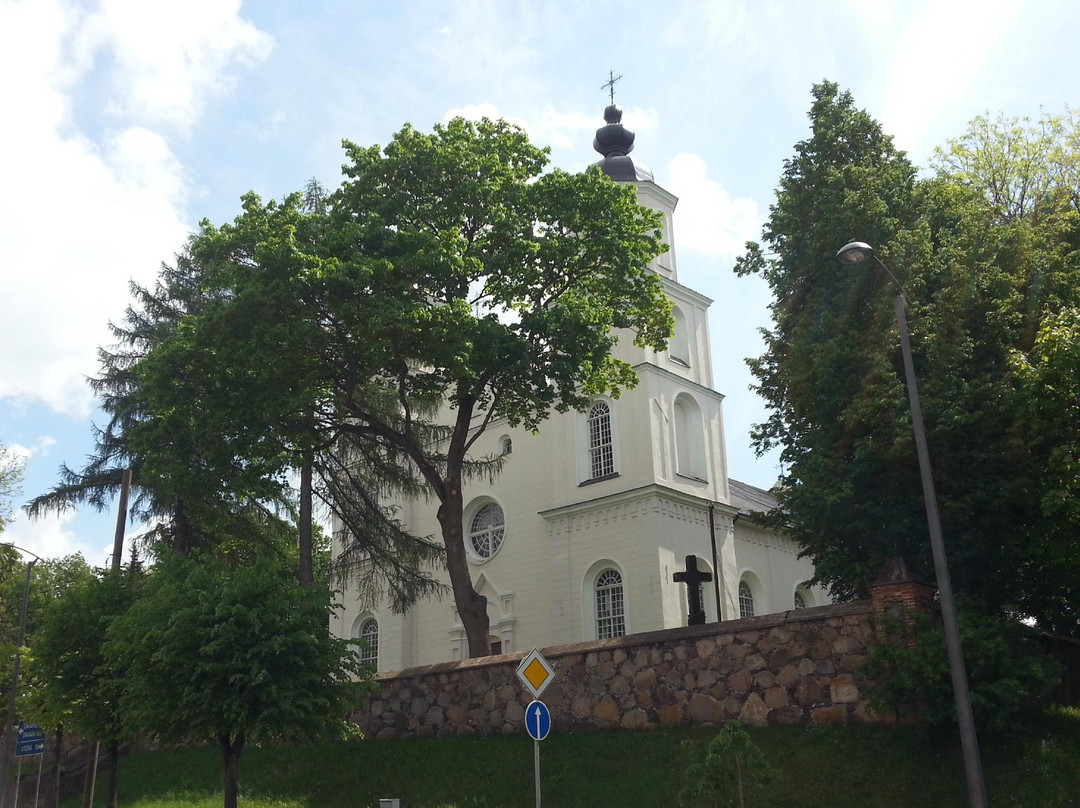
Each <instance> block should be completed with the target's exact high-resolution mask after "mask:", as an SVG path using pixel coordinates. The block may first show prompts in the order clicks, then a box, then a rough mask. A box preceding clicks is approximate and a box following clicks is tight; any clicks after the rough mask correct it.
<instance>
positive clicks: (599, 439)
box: [588, 401, 615, 480]
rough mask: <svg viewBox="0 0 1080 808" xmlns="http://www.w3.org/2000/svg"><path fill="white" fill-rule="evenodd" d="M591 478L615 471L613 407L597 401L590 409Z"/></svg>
mask: <svg viewBox="0 0 1080 808" xmlns="http://www.w3.org/2000/svg"><path fill="white" fill-rule="evenodd" d="M588 423H589V473H590V479H594V480H595V479H596V478H597V477H605V476H607V475H608V474H614V473H615V448H614V444H613V441H612V438H611V408H610V407H608V405H607V404H606V403H605V402H603V401H597V402H596V403H595V404H593V405H592V407H591V408H590V409H589V417H588Z"/></svg>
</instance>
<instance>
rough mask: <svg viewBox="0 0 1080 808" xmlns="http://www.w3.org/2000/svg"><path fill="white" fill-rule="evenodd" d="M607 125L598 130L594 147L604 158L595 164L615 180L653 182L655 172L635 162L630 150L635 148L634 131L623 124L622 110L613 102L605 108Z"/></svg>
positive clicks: (594, 139)
mask: <svg viewBox="0 0 1080 808" xmlns="http://www.w3.org/2000/svg"><path fill="white" fill-rule="evenodd" d="M604 120H605V121H607V125H606V126H601V127H600V128H599V129H597V130H596V137H595V138H593V148H594V149H596V151H598V152H600V154H602V155H604V159H603V160H601V161H600V162H599V163H594V165H598V166H600V170H601V171H603V172H604V173H605V174H607V175H608V176H609V177H611V179H613V180H615V182H652V181H653V173H652V172H651V171H650V170H649V169H648V168H646V167H645V166H643V165H641V164H640V163H639V164H636V165H635V163H634V161H633V160H631V159H630V152H632V151H633V150H634V133H633V131H631V130H630V129H627V128H626V127H625V126H623V125H622V110H621V109H619V108H618V107H617V106H616V105H615V104H611V105H610V106H608V107H607V108H606V109H605V110H604Z"/></svg>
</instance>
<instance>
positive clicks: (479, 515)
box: [469, 502, 506, 561]
mask: <svg viewBox="0 0 1080 808" xmlns="http://www.w3.org/2000/svg"><path fill="white" fill-rule="evenodd" d="M505 534H506V522H505V520H504V518H503V509H502V508H500V507H499V506H498V505H497V504H495V503H494V502H488V503H487V504H486V505H483V506H482V507H481V508H480V509H479V510H478V511H477V512H476V514H475V515H474V516H473V518H472V523H471V524H470V526H469V545H470V546H471V547H472V551H473V553H474V554H475V555H476V557H477V558H479V559H481V560H484V561H486V560H487V559H489V558H491V557H492V556H493V555H495V553H497V552H498V551H499V548H500V547H502V543H503V537H504V536H505Z"/></svg>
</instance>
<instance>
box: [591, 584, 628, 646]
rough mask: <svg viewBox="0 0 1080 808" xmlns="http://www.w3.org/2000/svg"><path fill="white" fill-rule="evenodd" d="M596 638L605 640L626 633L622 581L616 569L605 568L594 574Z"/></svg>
mask: <svg viewBox="0 0 1080 808" xmlns="http://www.w3.org/2000/svg"><path fill="white" fill-rule="evenodd" d="M595 589H596V638H597V639H598V640H607V639H611V638H612V637H621V636H623V635H624V634H625V633H626V613H625V611H624V602H623V581H622V575H620V574H619V571H618V570H613V569H606V570H604V571H603V572H601V573H600V574H599V575H597V576H596V587H595Z"/></svg>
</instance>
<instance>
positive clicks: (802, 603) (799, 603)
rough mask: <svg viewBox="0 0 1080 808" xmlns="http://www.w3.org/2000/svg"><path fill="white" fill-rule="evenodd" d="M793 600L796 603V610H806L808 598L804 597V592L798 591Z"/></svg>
mask: <svg viewBox="0 0 1080 808" xmlns="http://www.w3.org/2000/svg"><path fill="white" fill-rule="evenodd" d="M793 600H794V601H795V608H796V609H805V608H806V598H804V597H803V594H802V592H799V591H796V592H795V597H794V598H793Z"/></svg>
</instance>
